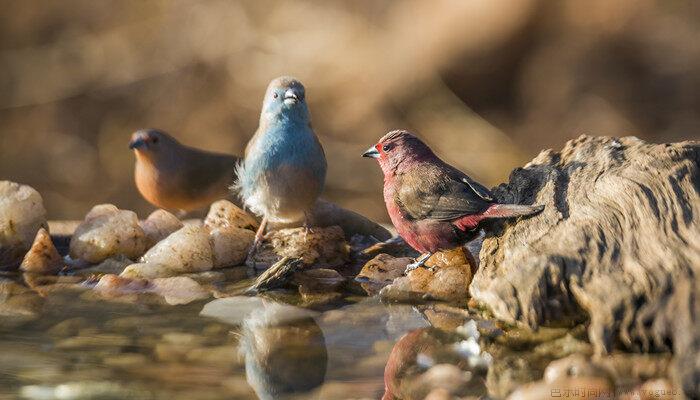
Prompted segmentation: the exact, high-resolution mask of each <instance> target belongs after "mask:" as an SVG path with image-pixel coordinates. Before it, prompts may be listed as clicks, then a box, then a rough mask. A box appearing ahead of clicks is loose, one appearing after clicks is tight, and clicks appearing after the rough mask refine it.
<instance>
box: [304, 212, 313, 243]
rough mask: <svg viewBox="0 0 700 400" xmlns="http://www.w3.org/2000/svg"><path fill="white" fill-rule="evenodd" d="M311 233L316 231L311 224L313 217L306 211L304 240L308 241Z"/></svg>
mask: <svg viewBox="0 0 700 400" xmlns="http://www.w3.org/2000/svg"><path fill="white" fill-rule="evenodd" d="M309 233H314V229H313V227H312V226H311V218H310V217H309V212H308V211H307V212H305V213H304V241H305V242H306V240H307V238H308V235H309Z"/></svg>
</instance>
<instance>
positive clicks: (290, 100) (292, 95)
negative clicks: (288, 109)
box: [284, 88, 301, 104]
mask: <svg viewBox="0 0 700 400" xmlns="http://www.w3.org/2000/svg"><path fill="white" fill-rule="evenodd" d="M300 98H301V96H300V95H299V93H297V91H296V90H295V89H293V88H292V89H287V91H286V92H284V102H285V103H286V104H294V103H298V102H299V99H300Z"/></svg>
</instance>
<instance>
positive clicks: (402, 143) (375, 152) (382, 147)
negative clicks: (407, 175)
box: [362, 130, 435, 175]
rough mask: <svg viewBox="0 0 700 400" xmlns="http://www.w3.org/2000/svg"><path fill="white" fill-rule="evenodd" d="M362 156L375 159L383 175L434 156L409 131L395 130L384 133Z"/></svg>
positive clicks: (428, 148)
mask: <svg viewBox="0 0 700 400" xmlns="http://www.w3.org/2000/svg"><path fill="white" fill-rule="evenodd" d="M362 157H371V158H375V159H377V161H378V162H379V166H380V167H381V168H382V171H383V172H384V175H388V174H393V173H395V172H396V170H397V169H399V168H402V167H404V166H410V165H411V164H413V163H415V162H418V161H421V160H425V159H430V158H432V157H435V154H434V153H433V151H432V150H430V147H428V145H426V144H425V143H423V142H422V141H421V140H420V139H418V138H417V137H416V136H415V135H413V134H412V133H411V132H408V131H405V130H396V131H391V132H389V133H387V134H386V135H384V136H383V137H382V138H381V139H379V142H377V144H375V145H374V146H372V147H370V148H369V149H367V151H365V152H364V153H363V154H362Z"/></svg>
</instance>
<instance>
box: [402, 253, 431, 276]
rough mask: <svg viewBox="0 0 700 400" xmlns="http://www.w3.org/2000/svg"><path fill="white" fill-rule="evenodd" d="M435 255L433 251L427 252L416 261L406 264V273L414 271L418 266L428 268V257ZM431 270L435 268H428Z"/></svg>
mask: <svg viewBox="0 0 700 400" xmlns="http://www.w3.org/2000/svg"><path fill="white" fill-rule="evenodd" d="M432 255H433V253H430V252H428V253H425V254H423V255H422V256H420V257H418V259H417V260H416V261H415V262H412V263H410V264H408V265H407V266H406V271H405V273H406V274H408V273H409V272H411V271H413V270H414V269H416V268H419V267H424V268H428V267H426V266H425V262H426V261H428V259H429V258H430V257H431V256H432ZM428 269H429V270H431V271H432V270H433V268H428Z"/></svg>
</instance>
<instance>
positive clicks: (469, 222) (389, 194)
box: [363, 131, 543, 271]
mask: <svg viewBox="0 0 700 400" xmlns="http://www.w3.org/2000/svg"><path fill="white" fill-rule="evenodd" d="M363 156H364V157H371V158H375V159H377V161H378V162H379V166H380V167H381V169H382V172H383V173H384V201H385V203H386V208H387V211H388V212H389V217H390V218H391V222H392V223H393V224H394V226H395V227H396V230H397V232H398V233H399V235H400V236H401V237H402V238H403V239H404V240H405V241H406V243H408V244H409V245H410V246H411V247H413V248H414V249H416V250H417V251H419V252H421V253H423V256H421V257H420V258H419V259H418V260H417V261H416V262H414V263H412V264H409V265H408V267H407V269H406V271H410V270H412V269H415V268H418V267H421V266H423V264H425V262H426V261H427V260H428V258H430V256H431V255H432V254H433V253H434V252H436V251H439V250H446V249H451V248H455V247H457V246H461V245H463V244H465V243H467V242H469V241H471V240H473V239H474V238H475V237H477V236H478V235H479V232H480V231H481V229H482V228H486V227H487V226H486V225H484V224H483V223H484V222H485V221H488V220H490V219H494V218H515V217H521V216H527V215H532V214H536V213H538V212H540V211H542V209H543V206H539V205H521V204H500V203H497V202H496V200H495V199H494V197H493V195H492V194H491V192H490V191H489V190H488V189H486V188H485V187H484V186H483V185H481V184H480V183H478V182H476V181H475V180H473V179H472V178H470V177H469V176H467V175H466V174H464V173H463V172H461V171H459V170H458V169H457V168H455V167H453V166H451V165H449V164H447V163H446V162H444V161H442V160H441V159H439V158H438V157H437V156H436V155H435V153H433V151H432V150H430V148H429V147H428V146H427V145H426V144H425V143H423V142H422V141H421V140H420V139H418V138H417V137H415V136H414V135H413V134H411V133H410V132H407V131H393V132H389V133H388V134H386V135H385V136H384V137H382V138H381V139H380V140H379V142H378V143H377V144H375V145H374V146H372V147H370V148H369V149H368V150H367V151H366V152H365V153H364V154H363Z"/></svg>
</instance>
